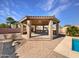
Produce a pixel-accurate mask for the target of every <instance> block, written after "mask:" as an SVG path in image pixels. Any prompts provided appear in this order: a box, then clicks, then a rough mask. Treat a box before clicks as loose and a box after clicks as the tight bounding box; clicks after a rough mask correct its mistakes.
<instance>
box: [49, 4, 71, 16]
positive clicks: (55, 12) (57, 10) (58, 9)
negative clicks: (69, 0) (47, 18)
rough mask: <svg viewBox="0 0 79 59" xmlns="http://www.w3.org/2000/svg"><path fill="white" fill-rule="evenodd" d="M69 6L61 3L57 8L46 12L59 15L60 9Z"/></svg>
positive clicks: (62, 9)
mask: <svg viewBox="0 0 79 59" xmlns="http://www.w3.org/2000/svg"><path fill="white" fill-rule="evenodd" d="M69 6H70V4H67V5H61V6H58V7H57V8H55V9H54V10H52V11H50V12H48V14H49V15H56V16H57V15H59V14H60V13H61V12H62V11H64V10H65V9H67V8H68V7H69Z"/></svg>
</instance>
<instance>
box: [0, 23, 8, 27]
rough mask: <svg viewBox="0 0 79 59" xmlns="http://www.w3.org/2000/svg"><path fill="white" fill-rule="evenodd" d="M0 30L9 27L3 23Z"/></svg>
mask: <svg viewBox="0 0 79 59" xmlns="http://www.w3.org/2000/svg"><path fill="white" fill-rule="evenodd" d="M0 28H9V25H7V24H4V23H2V24H0Z"/></svg>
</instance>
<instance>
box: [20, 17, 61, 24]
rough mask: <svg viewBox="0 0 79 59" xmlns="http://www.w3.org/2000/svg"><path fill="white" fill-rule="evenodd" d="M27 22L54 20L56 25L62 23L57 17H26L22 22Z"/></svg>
mask: <svg viewBox="0 0 79 59" xmlns="http://www.w3.org/2000/svg"><path fill="white" fill-rule="evenodd" d="M26 20H32V21H34V20H41V21H43V22H44V21H47V22H48V21H49V20H53V22H54V23H59V22H60V21H59V20H58V19H57V18H56V17H55V16H25V17H24V18H23V19H22V20H21V21H20V22H21V23H23V22H26Z"/></svg>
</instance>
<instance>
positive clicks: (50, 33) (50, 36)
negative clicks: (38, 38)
mask: <svg viewBox="0 0 79 59" xmlns="http://www.w3.org/2000/svg"><path fill="white" fill-rule="evenodd" d="M52 26H53V21H52V20H50V22H49V39H53V30H52Z"/></svg>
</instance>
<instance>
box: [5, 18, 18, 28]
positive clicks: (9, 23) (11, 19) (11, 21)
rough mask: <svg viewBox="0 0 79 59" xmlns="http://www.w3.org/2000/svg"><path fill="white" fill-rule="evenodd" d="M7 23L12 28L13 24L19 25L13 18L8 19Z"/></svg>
mask: <svg viewBox="0 0 79 59" xmlns="http://www.w3.org/2000/svg"><path fill="white" fill-rule="evenodd" d="M6 21H7V24H8V25H10V27H11V24H16V23H17V21H15V19H13V18H12V17H8V18H7V19H6Z"/></svg>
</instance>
